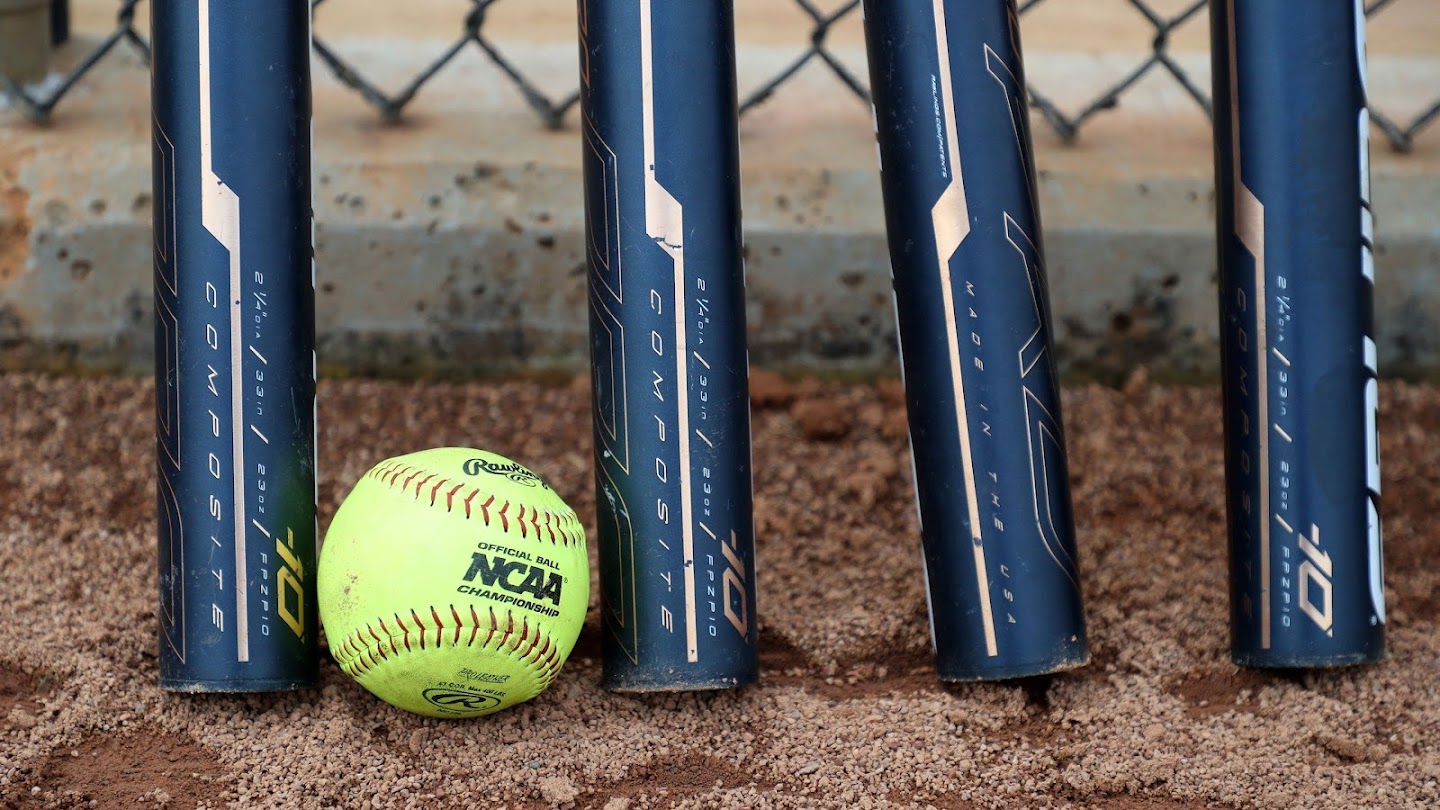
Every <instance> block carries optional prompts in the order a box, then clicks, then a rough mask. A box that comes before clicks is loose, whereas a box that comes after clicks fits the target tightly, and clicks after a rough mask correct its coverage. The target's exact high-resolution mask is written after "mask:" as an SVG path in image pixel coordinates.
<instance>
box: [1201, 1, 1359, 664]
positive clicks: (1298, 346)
mask: <svg viewBox="0 0 1440 810" xmlns="http://www.w3.org/2000/svg"><path fill="white" fill-rule="evenodd" d="M1211 10H1212V11H1211V13H1212V26H1211V29H1212V36H1213V38H1214V43H1213V49H1212V53H1213V55H1214V82H1215V88H1214V89H1215V99H1216V104H1215V141H1216V146H1217V148H1216V157H1217V160H1216V174H1215V185H1216V198H1217V207H1218V209H1219V218H1218V243H1219V256H1220V326H1221V341H1222V367H1223V370H1224V371H1223V373H1224V408H1225V411H1224V420H1225V451H1226V453H1225V455H1226V460H1225V481H1226V494H1227V506H1228V517H1229V544H1230V585H1231V641H1232V655H1233V657H1234V660H1235V661H1236V663H1239V664H1243V665H1248V666H1257V667H1314V666H1331V665H1341V664H1353V663H1360V662H1364V661H1373V660H1376V659H1378V658H1380V657H1382V656H1383V655H1384V650H1385V642H1384V623H1385V604H1384V587H1383V581H1382V580H1383V576H1382V573H1383V570H1382V569H1383V566H1382V562H1381V541H1380V519H1379V512H1378V500H1379V495H1380V466H1379V451H1378V442H1377V434H1376V411H1377V386H1376V366H1375V354H1376V352H1375V341H1374V339H1373V334H1374V332H1373V326H1374V310H1373V306H1374V304H1373V301H1374V261H1373V255H1372V249H1373V233H1372V219H1371V214H1370V202H1369V168H1368V165H1369V119H1368V114H1367V112H1366V100H1365V64H1364V60H1365V55H1364V11H1363V8H1362V7H1361V4H1360V3H1359V2H1352V3H1330V4H1324V5H1323V7H1322V6H1317V7H1315V9H1313V10H1312V11H1309V12H1307V13H1305V14H1301V15H1296V14H1294V13H1286V12H1285V10H1283V9H1280V8H1279V7H1272V6H1271V5H1268V4H1263V3H1242V4H1236V3H1235V2H1234V0H1223V1H1221V2H1215V3H1212V4H1211Z"/></svg>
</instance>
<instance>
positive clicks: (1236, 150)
mask: <svg viewBox="0 0 1440 810" xmlns="http://www.w3.org/2000/svg"><path fill="white" fill-rule="evenodd" d="M1226 11H1227V17H1228V19H1227V23H1228V24H1229V26H1230V30H1229V31H1228V32H1227V33H1228V36H1229V39H1230V148H1231V155H1232V159H1231V171H1232V172H1233V173H1234V177H1233V179H1232V183H1233V184H1234V188H1235V200H1234V209H1235V235H1236V237H1238V238H1239V239H1240V244H1242V245H1244V246H1245V249H1246V250H1248V251H1250V255H1251V256H1254V257H1255V346H1254V352H1255V356H1256V365H1257V368H1256V375H1257V376H1258V377H1259V380H1258V384H1257V385H1256V396H1257V397H1258V401H1257V404H1258V406H1259V420H1260V425H1261V428H1260V432H1259V435H1258V437H1257V438H1258V439H1259V453H1260V464H1259V470H1260V514H1261V515H1268V514H1270V431H1269V430H1268V428H1267V427H1266V426H1268V425H1269V424H1270V363H1269V359H1270V358H1269V354H1270V347H1269V345H1268V344H1269V333H1268V331H1267V328H1266V323H1265V295H1266V293H1265V205H1264V204H1263V203H1261V202H1260V199H1259V198H1258V197H1256V196H1255V194H1254V192H1252V191H1251V190H1250V189H1249V188H1247V187H1246V186H1245V181H1244V180H1243V179H1242V178H1241V172H1240V80H1239V76H1238V70H1237V63H1238V57H1237V55H1236V36H1235V0H1226ZM1286 364H1287V365H1288V364H1289V363H1288V361H1287V363H1286ZM1270 622H1271V619H1270V521H1269V520H1267V519H1264V518H1262V519H1261V520H1260V647H1261V649H1265V650H1268V649H1270Z"/></svg>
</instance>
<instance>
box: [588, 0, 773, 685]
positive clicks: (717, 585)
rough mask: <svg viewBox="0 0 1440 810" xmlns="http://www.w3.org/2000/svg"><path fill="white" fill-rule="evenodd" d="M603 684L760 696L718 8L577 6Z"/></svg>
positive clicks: (726, 69) (730, 107)
mask: <svg viewBox="0 0 1440 810" xmlns="http://www.w3.org/2000/svg"><path fill="white" fill-rule="evenodd" d="M580 35H581V79H582V82H581V84H582V86H581V109H582V119H583V141H584V175H585V206H586V211H585V218H586V228H587V232H588V246H589V255H588V263H589V290H590V334H591V360H592V367H593V381H594V428H595V451H596V489H597V499H596V500H597V503H598V512H599V515H598V518H599V541H600V547H599V557H600V586H601V609H602V613H603V618H602V623H603V631H602V632H603V637H604V659H605V676H604V680H605V684H606V685H607V686H608V687H610V688H612V689H620V690H636V691H649V690H682V689H713V688H725V687H733V686H738V685H742V684H747V683H751V682H753V681H755V680H756V677H757V669H758V661H757V657H756V648H755V639H756V621H755V562H754V523H753V515H752V495H751V473H750V411H749V396H748V390H747V360H746V350H745V306H744V267H743V260H742V244H741V234H740V198H739V183H740V172H739V146H738V135H737V118H736V95H735V63H734V23H733V7H732V4H731V3H730V2H728V0H720V1H718V2H708V3H698V4H688V3H686V4H676V3H662V2H655V0H628V2H615V1H614V0H606V1H605V2H602V1H601V0H583V2H581V3H580Z"/></svg>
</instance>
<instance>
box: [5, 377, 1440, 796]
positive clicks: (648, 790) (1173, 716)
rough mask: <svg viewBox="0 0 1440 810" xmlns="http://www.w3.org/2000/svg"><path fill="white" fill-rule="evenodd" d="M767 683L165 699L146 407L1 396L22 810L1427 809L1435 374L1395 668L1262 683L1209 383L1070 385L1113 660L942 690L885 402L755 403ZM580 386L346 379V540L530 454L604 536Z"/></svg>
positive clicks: (342, 686)
mask: <svg viewBox="0 0 1440 810" xmlns="http://www.w3.org/2000/svg"><path fill="white" fill-rule="evenodd" d="M755 389H756V392H755V393H756V410H755V466H756V469H755V486H756V492H757V498H756V505H757V522H758V524H759V535H760V547H759V553H760V565H761V567H760V577H761V580H760V614H761V615H760V620H761V626H762V630H761V633H760V639H761V644H762V662H763V664H762V665H763V672H762V683H761V685H760V686H758V687H754V688H749V689H745V690H742V691H739V692H734V693H706V694H688V695H656V696H642V697H635V696H624V695H617V694H610V693H607V692H605V691H603V690H601V689H600V687H599V678H600V662H599V638H598V628H597V626H596V621H595V618H596V617H595V610H594V608H593V607H592V609H591V615H590V617H589V622H588V624H587V625H586V628H585V632H584V634H583V635H582V637H581V640H580V644H579V646H578V648H577V649H576V651H575V653H574V655H573V656H572V657H571V660H570V662H569V664H568V665H567V666H566V668H565V670H564V672H563V673H562V675H561V676H560V679H559V680H558V682H557V683H556V684H555V685H554V686H553V687H552V688H551V689H550V690H549V691H548V692H547V693H545V694H543V695H541V696H540V697H539V698H538V699H537V700H535V701H534V702H533V703H531V704H528V705H525V706H523V707H520V708H517V709H514V710H511V711H508V712H505V713H502V714H499V715H495V716H492V717H489V718H481V719H478V720H473V721H464V722H444V721H436V720H422V719H420V718H418V717H414V716H411V715H408V714H405V713H403V712H401V711H399V710H397V709H393V708H391V707H389V706H387V705H386V704H384V703H381V702H380V701H379V700H376V699H375V698H373V697H372V696H371V695H370V694H369V693H368V692H366V691H364V690H363V689H361V688H360V687H359V686H358V685H356V684H355V683H354V682H352V681H351V680H350V679H349V678H348V677H346V676H345V675H344V674H343V673H342V672H341V671H340V670H339V669H338V668H337V667H336V666H335V665H334V663H333V662H331V661H330V660H329V659H328V658H327V659H326V660H325V662H324V665H323V667H322V671H323V684H322V686H321V688H319V689H316V690H314V691H308V692H302V693H293V694H283V695H252V696H244V697H213V696H212V697H195V696H176V695H170V694H166V693H163V692H161V691H160V690H159V689H158V688H157V686H156V677H157V672H156V657H155V656H156V643H157V642H156V620H155V609H156V604H155V603H156V596H155V593H156V575H155V533H154V529H153V525H152V524H153V522H154V510H155V507H154V463H153V460H152V451H153V446H154V445H153V439H152V436H153V423H152V420H153V415H152V389H151V386H150V385H149V383H148V382H146V381H138V380H129V379H92V380H84V381H79V380H74V379H55V378H45V377H35V376H13V375H12V376H0V437H3V442H0V595H3V602H4V606H3V609H0V796H3V799H0V804H3V805H4V806H5V807H8V808H26V809H27V810H29V808H45V807H63V808H71V807H122V808H129V807H168V808H191V807H221V806H241V807H254V806H274V807H331V806H335V807H339V806H345V807H376V808H380V807H456V808H459V807H502V806H508V807H512V808H542V807H576V808H597V810H598V809H600V808H603V809H604V810H622V808H643V807H680V806H685V807H857V808H864V807H876V808H884V807H924V806H933V807H938V808H1017V807H1047V806H1048V807H1066V806H1085V807H1102V808H1164V809H1166V810H1169V809H1170V808H1191V807H1194V808H1201V807H1215V806H1227V807H1276V808H1279V807H1286V808H1289V807H1334V808H1347V809H1348V808H1354V807H1367V808H1370V807H1374V808H1398V807H1424V806H1431V807H1433V806H1435V803H1436V802H1437V797H1440V627H1437V618H1436V614H1437V611H1440V534H1437V532H1436V526H1435V519H1436V515H1437V514H1440V441H1437V440H1436V438H1435V437H1436V436H1437V435H1440V388H1435V387H1425V386H1410V385H1402V384H1389V385H1386V386H1384V387H1383V389H1382V419H1383V421H1382V435H1383V438H1382V447H1383V465H1384V473H1385V481H1384V501H1383V505H1382V509H1383V513H1384V521H1385V539H1386V551H1387V556H1388V571H1387V579H1388V588H1387V596H1388V599H1389V603H1390V608H1391V609H1390V633H1389V639H1390V650H1391V655H1390V658H1389V660H1387V661H1385V662H1384V663H1382V664H1379V665H1377V666H1372V667H1367V668H1359V669H1349V670H1343V671H1335V672H1319V673H1310V674H1297V673H1285V674H1268V673H1261V672H1250V671H1240V670H1237V669H1236V668H1235V667H1234V666H1232V665H1231V664H1230V661H1229V656H1228V651H1227V643H1228V641H1227V635H1226V632H1227V631H1226V594H1225V544H1224V534H1223V529H1222V517H1223V499H1222V488H1221V466H1220V465H1221V447H1220V422H1219V419H1218V416H1219V408H1218V393H1217V391H1216V390H1215V389H1213V388H1159V387H1152V386H1149V385H1147V384H1145V382H1144V380H1143V379H1134V380H1132V382H1131V384H1129V385H1127V386H1126V387H1125V389H1123V390H1113V389H1104V388H1098V387H1081V388H1069V389H1067V390H1066V392H1065V408H1066V413H1065V416H1066V422H1067V427H1068V429H1069V436H1068V440H1069V448H1070V453H1071V465H1072V467H1071V474H1072V478H1073V484H1074V496H1075V504H1076V517H1077V521H1078V528H1079V547H1080V554H1081V566H1082V569H1083V575H1084V586H1085V595H1086V599H1087V610H1088V618H1089V624H1090V636H1091V648H1092V652H1093V656H1094V660H1093V663H1092V664H1091V665H1090V666H1089V667H1087V668H1085V669H1082V670H1079V671H1076V672H1074V673H1069V674H1065V675H1061V676H1057V677H1054V678H1051V679H1038V680H1033V681H1027V682H1024V683H1018V684H1016V683H1012V684H989V685H972V686H963V687H944V686H942V685H941V684H940V683H939V682H937V681H936V679H935V677H934V670H933V664H932V662H931V657H930V650H929V641H928V637H927V632H926V622H925V601H924V595H923V592H922V585H921V574H920V565H919V551H918V539H917V536H916V519H915V513H914V504H913V498H912V495H911V489H910V487H911V482H910V465H909V461H908V451H907V448H906V440H905V429H904V416H903V407H902V404H901V399H900V390H899V385H898V384H897V383H895V382H883V383H881V384H878V385H838V384H828V383H826V384H821V383H814V382H799V383H790V382H785V381H782V380H780V379H778V378H775V377H772V376H770V375H765V374H758V375H757V379H756V382H755ZM587 391H588V385H587V384H586V382H585V381H584V380H577V381H576V384H573V385H569V386H543V385H539V384H535V383H521V382H507V383H485V384H470V385H432V384H425V385H420V384H402V383H377V382H365V381H349V382H329V383H325V384H322V386H321V389H320V406H321V410H320V413H321V428H320V430H321V434H320V463H321V468H320V469H321V476H322V478H321V485H320V509H321V525H322V529H323V527H324V526H325V525H326V524H328V522H329V519H330V517H331V515H333V514H334V511H335V509H336V507H337V506H338V505H339V502H340V500H341V498H343V497H344V495H345V494H346V493H347V492H348V489H349V486H350V484H351V483H353V482H354V481H355V480H356V479H357V478H358V477H359V476H360V475H361V474H362V473H363V472H365V470H366V469H368V468H369V466H370V465H371V464H373V463H374V462H376V461H378V460H380V459H382V458H385V457H388V456H391V455H397V454H400V453H402V452H407V451H411V450H416V449H421V448H425V447H434V446H443V445H456V444H458V445H471V446H478V447H483V448H487V449H491V450H494V451H496V452H499V453H502V454H505V455H507V456H510V457H512V458H515V459H516V460H519V461H522V462H523V463H525V464H527V465H530V466H531V467H533V468H534V469H535V470H536V471H537V472H539V473H540V474H541V475H543V476H544V477H546V478H547V479H548V480H549V481H550V482H551V483H552V484H553V485H554V486H555V488H556V489H557V490H558V491H560V492H561V493H562V494H564V495H565V496H567V498H568V499H569V500H570V501H571V503H572V504H573V505H575V507H576V508H577V509H578V510H579V512H580V514H581V515H582V516H583V517H584V518H586V520H587V522H588V523H589V524H590V525H591V526H592V534H593V525H594V506H595V504H594V490H593V488H592V483H591V465H590V458H589V452H588V447H589V445H590V435H589V430H590V428H589V410H588V408H589V406H588V393H587Z"/></svg>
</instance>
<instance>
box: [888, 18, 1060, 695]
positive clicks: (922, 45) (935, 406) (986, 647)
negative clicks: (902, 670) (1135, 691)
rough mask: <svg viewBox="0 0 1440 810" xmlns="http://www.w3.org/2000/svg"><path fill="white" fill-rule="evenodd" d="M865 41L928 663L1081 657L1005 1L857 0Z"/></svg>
mask: <svg viewBox="0 0 1440 810" xmlns="http://www.w3.org/2000/svg"><path fill="white" fill-rule="evenodd" d="M865 34H866V42H867V49H868V53H869V61H870V75H871V83H872V91H873V94H874V100H875V124H876V137H877V139H878V140H879V145H880V162H881V179H882V187H883V193H884V201H885V215H886V226H887V231H888V237H889V243H890V258H891V266H892V273H893V276H894V286H895V306H896V312H897V316H898V320H899V333H900V353H901V362H902V366H903V370H904V375H905V391H906V401H907V409H908V415H909V422H910V440H911V452H912V455H913V460H914V464H915V481H916V488H917V501H918V505H919V510H920V522H921V539H922V545H923V548H924V562H925V573H926V583H927V588H928V594H927V595H928V597H929V603H930V620H931V635H932V640H933V642H934V645H935V652H936V660H937V667H938V670H939V675H940V677H941V678H942V679H945V680H956V681H963V680H986V679H1002V678H1014V677H1021V676H1028V675H1037V674H1043V673H1049V672H1055V671H1059V670H1064V669H1069V668H1073V667H1076V666H1080V665H1082V664H1084V663H1085V662H1086V661H1087V660H1088V657H1089V654H1088V652H1087V648H1086V640H1085V625H1084V616H1083V612H1082V609H1081V596H1080V585H1079V575H1078V573H1077V570H1076V563H1075V537H1074V524H1073V518H1072V516H1071V505H1070V492H1069V481H1068V478H1067V473H1066V461H1065V446H1064V438H1063V430H1062V428H1061V417H1060V393H1059V385H1058V379H1057V374H1056V369H1055V360H1054V351H1053V349H1052V346H1051V342H1050V335H1051V328H1050V316H1049V305H1048V298H1047V295H1048V294H1047V291H1046V281H1045V267H1044V259H1043V255H1042V250H1041V244H1040V219H1039V214H1038V212H1037V209H1036V200H1035V179H1034V165H1033V159H1032V152H1031V144H1030V134H1029V126H1028V120H1027V116H1026V95H1025V83H1024V75H1023V69H1022V66H1021V60H1020V48H1019V42H1018V25H1017V21H1016V15H1015V8H1014V6H1013V4H1012V3H1009V2H1005V0H867V2H866V3H865Z"/></svg>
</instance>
